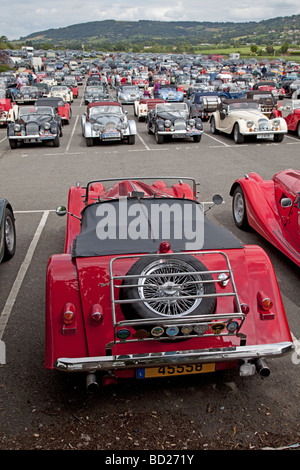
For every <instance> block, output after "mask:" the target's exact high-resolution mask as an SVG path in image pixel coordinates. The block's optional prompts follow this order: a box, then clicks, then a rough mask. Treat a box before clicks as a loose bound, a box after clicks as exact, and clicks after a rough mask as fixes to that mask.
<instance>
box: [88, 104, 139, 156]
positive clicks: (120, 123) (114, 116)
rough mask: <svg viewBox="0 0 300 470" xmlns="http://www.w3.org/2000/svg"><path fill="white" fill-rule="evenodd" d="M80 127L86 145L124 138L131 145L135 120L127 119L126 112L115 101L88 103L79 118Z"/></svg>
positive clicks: (133, 140) (134, 134)
mask: <svg viewBox="0 0 300 470" xmlns="http://www.w3.org/2000/svg"><path fill="white" fill-rule="evenodd" d="M81 127H82V135H83V136H84V137H85V140H86V145H87V146H88V147H90V146H92V145H94V142H95V141H113V140H115V141H120V140H126V141H127V142H128V144H131V145H132V144H134V143H135V136H136V134H137V128H136V122H135V121H134V120H128V119H127V112H124V111H123V108H122V106H121V104H120V103H118V102H117V101H98V102H96V103H90V104H89V105H88V107H87V111H86V113H84V115H83V116H82V118H81Z"/></svg>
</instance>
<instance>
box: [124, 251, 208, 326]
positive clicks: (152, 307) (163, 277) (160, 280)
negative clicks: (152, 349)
mask: <svg viewBox="0 0 300 470" xmlns="http://www.w3.org/2000/svg"><path fill="white" fill-rule="evenodd" d="M197 272H201V274H197ZM179 273H181V274H182V273H184V274H183V275H181V274H179ZM137 274H138V275H141V276H143V275H145V276H147V277H144V278H143V277H140V278H138V279H136V278H127V279H125V280H124V282H123V287H122V288H121V289H120V291H121V294H122V295H121V297H120V298H122V299H123V300H142V301H141V302H130V303H124V304H121V307H122V311H123V314H124V316H125V318H128V319H129V318H130V319H133V318H135V319H136V318H142V319H150V318H157V319H166V318H176V317H185V316H188V315H205V314H207V315H210V314H212V313H214V311H215V308H216V298H215V297H204V298H201V297H197V296H201V295H203V294H215V293H216V288H215V283H214V282H213V278H212V276H211V275H210V274H209V272H208V270H207V268H206V267H205V266H204V264H203V263H201V262H200V261H199V260H198V259H196V258H194V257H193V256H190V255H183V256H174V257H173V256H172V257H165V258H158V257H144V258H143V257H142V258H140V259H139V260H138V261H137V262H136V263H135V264H134V265H133V266H132V267H131V269H130V270H129V272H128V275H137ZM152 275H153V276H152ZM195 281H196V282H195ZM204 281H212V282H204ZM191 296H196V297H192V298H191ZM176 297H178V299H176ZM181 297H187V298H181ZM189 297H190V298H189ZM156 298H159V299H160V300H156ZM161 299H163V300H161Z"/></svg>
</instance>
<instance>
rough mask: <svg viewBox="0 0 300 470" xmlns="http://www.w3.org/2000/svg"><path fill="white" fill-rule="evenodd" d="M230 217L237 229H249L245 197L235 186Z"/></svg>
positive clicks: (239, 188)
mask: <svg viewBox="0 0 300 470" xmlns="http://www.w3.org/2000/svg"><path fill="white" fill-rule="evenodd" d="M232 215H233V218H234V222H235V224H236V226H237V227H238V228H240V229H242V230H248V229H249V223H248V217H247V207H246V202H245V196H244V192H243V190H242V188H241V187H240V186H237V187H236V188H235V191H234V193H233V200H232Z"/></svg>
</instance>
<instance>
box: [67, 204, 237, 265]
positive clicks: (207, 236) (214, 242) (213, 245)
mask: <svg viewBox="0 0 300 470" xmlns="http://www.w3.org/2000/svg"><path fill="white" fill-rule="evenodd" d="M133 204H139V205H140V207H141V211H140V214H146V215H149V214H151V206H152V205H154V204H170V205H172V204H176V205H177V204H180V205H181V206H182V208H183V209H184V210H186V209H185V208H184V205H191V206H194V207H193V209H195V205H198V206H199V203H198V202H196V201H192V200H188V199H176V200H174V199H168V198H155V199H154V198H151V199H140V200H137V199H128V200H127V208H128V213H130V207H132V205H133ZM100 205H110V206H111V205H113V208H114V211H113V213H114V215H115V221H116V225H115V227H116V231H115V233H116V236H115V238H113V239H112V237H108V238H106V239H100V238H99V237H98V236H97V231H96V228H97V227H99V225H98V224H99V223H100V222H101V217H100V216H99V212H98V209H99V206H100ZM170 207H172V206H170ZM119 209H120V204H119V200H112V201H105V202H100V203H95V204H91V205H89V206H87V207H85V209H84V210H83V211H82V227H81V232H80V234H79V235H78V236H77V238H76V239H75V241H74V246H73V253H72V256H73V257H74V258H77V257H93V256H105V255H120V254H129V253H156V252H157V250H158V247H159V244H160V242H161V241H164V240H166V238H164V237H153V238H150V237H149V238H145V239H141V238H139V239H130V237H128V238H126V239H123V238H122V239H120V238H119V237H118V231H119V230H118V229H119V227H120V225H119V221H120V219H122V220H123V218H124V213H123V212H122V213H121V211H120V213H119ZM103 210H104V209H103ZM170 214H171V221H172V222H174V218H173V219H172V213H170ZM102 220H104V219H103V218H102ZM186 221H187V217H186V216H185V222H186ZM110 222H111V221H110ZM151 222H152V220H151ZM147 223H149V227H150V220H149V217H148V219H147ZM180 223H181V221H180ZM111 228H112V227H111V226H110V229H111ZM113 228H114V227H113ZM113 228H112V230H111V232H110V233H111V234H113V233H114V229H113ZM194 229H195V227H194ZM152 232H153V233H156V232H160V230H159V229H157V227H151V233H152ZM170 232H171V237H170V243H171V249H172V250H173V251H174V252H181V251H185V250H186V243H187V242H190V241H191V240H188V239H187V238H185V237H184V236H183V237H181V238H180V237H178V238H175V237H173V236H172V229H171V230H170ZM199 238H200V237H199ZM201 240H202V239H201ZM202 241H203V240H202ZM241 248H243V245H242V244H241V243H240V242H239V241H238V239H237V238H236V237H235V236H234V235H233V234H232V233H231V232H229V231H228V230H226V229H224V228H222V227H219V226H216V225H214V224H213V223H212V222H210V221H209V220H208V219H207V218H206V217H204V243H203V245H202V246H199V247H198V248H196V250H226V249H241Z"/></svg>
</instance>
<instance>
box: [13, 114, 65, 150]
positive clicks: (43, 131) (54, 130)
mask: <svg viewBox="0 0 300 470" xmlns="http://www.w3.org/2000/svg"><path fill="white" fill-rule="evenodd" d="M61 132H62V130H61V118H60V117H59V116H58V115H57V114H56V111H55V110H54V108H52V107H50V106H29V107H28V106H27V107H22V108H19V113H18V117H17V119H16V121H15V122H12V123H11V124H9V125H8V127H7V138H8V140H9V145H10V148H11V149H15V148H17V145H18V142H22V143H33V142H36V143H42V142H49V141H50V142H51V141H52V142H53V146H54V147H59V145H60V142H59V137H60V134H61Z"/></svg>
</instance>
